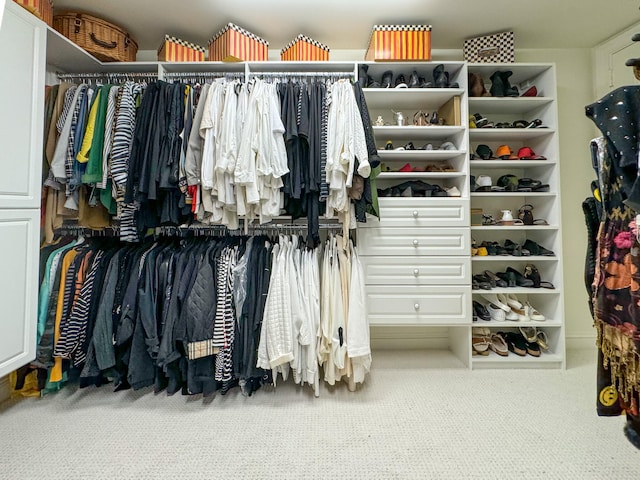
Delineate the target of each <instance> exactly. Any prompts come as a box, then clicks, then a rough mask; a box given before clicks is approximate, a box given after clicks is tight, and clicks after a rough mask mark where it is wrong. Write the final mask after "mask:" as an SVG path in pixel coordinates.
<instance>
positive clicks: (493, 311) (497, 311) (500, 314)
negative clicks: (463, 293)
mask: <svg viewBox="0 0 640 480" xmlns="http://www.w3.org/2000/svg"><path fill="white" fill-rule="evenodd" d="M487 310H488V311H489V314H490V315H491V321H493V322H504V321H505V320H506V319H507V316H506V314H505V312H504V310H502V309H501V308H500V307H498V306H497V305H494V304H493V303H488V304H487Z"/></svg>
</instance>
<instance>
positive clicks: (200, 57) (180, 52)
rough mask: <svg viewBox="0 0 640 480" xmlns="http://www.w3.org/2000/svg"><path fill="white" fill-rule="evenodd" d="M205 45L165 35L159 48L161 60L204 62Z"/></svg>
mask: <svg viewBox="0 0 640 480" xmlns="http://www.w3.org/2000/svg"><path fill="white" fill-rule="evenodd" d="M204 52H205V49H204V47H201V46H199V45H196V44H194V43H191V42H186V41H184V40H181V39H179V38H176V37H173V36H171V35H165V36H164V40H163V41H162V44H161V45H160V47H159V48H158V61H160V62H204Z"/></svg>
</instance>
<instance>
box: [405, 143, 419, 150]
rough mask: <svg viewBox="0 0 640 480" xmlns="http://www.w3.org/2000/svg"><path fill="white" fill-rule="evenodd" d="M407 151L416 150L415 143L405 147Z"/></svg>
mask: <svg viewBox="0 0 640 480" xmlns="http://www.w3.org/2000/svg"><path fill="white" fill-rule="evenodd" d="M404 149H405V150H415V149H416V147H414V146H413V142H409V143H407V144H406V145H405V146H404Z"/></svg>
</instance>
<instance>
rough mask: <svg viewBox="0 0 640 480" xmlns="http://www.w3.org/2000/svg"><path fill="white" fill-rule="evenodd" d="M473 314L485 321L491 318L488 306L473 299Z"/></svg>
mask: <svg viewBox="0 0 640 480" xmlns="http://www.w3.org/2000/svg"><path fill="white" fill-rule="evenodd" d="M473 315H474V316H475V317H478V318H479V319H480V320H484V321H485V322H488V321H490V320H491V314H490V313H489V310H487V307H485V306H484V305H482V304H481V303H480V302H478V301H476V300H474V301H473Z"/></svg>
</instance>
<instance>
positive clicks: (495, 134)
mask: <svg viewBox="0 0 640 480" xmlns="http://www.w3.org/2000/svg"><path fill="white" fill-rule="evenodd" d="M554 133H556V131H555V129H554V128H470V129H469V139H470V140H471V141H485V142H503V143H504V142H506V141H508V140H511V141H513V140H530V139H534V138H540V137H546V136H548V135H553V134H554ZM536 153H538V152H537V151H536ZM547 158H548V156H547ZM513 161H515V160H513ZM538 161H541V162H542V161H544V160H538Z"/></svg>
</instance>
